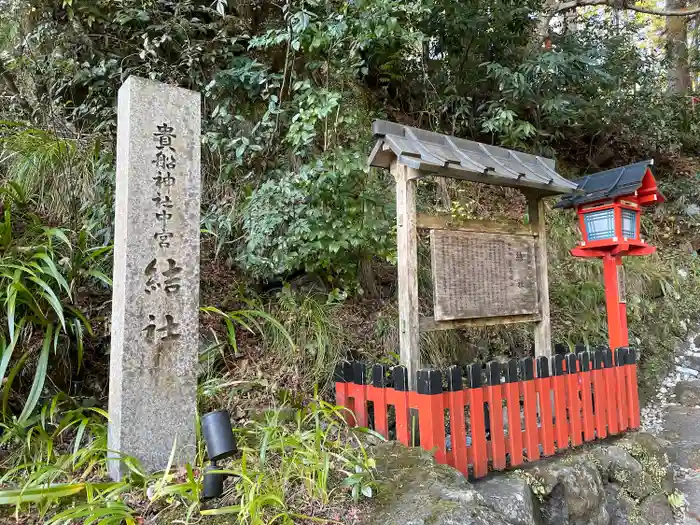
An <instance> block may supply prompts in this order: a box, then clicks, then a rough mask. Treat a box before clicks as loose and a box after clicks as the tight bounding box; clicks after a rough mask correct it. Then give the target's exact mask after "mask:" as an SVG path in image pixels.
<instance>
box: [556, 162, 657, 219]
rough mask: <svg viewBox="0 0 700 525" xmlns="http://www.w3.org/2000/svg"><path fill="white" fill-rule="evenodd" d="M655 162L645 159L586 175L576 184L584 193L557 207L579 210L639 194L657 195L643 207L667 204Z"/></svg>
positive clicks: (567, 198)
mask: <svg viewBox="0 0 700 525" xmlns="http://www.w3.org/2000/svg"><path fill="white" fill-rule="evenodd" d="M653 166H654V161H653V160H643V161H641V162H636V163H634V164H629V165H627V166H621V167H619V168H614V169H611V170H606V171H599V172H598V173H593V174H591V175H586V176H585V177H582V178H580V179H578V180H576V181H574V182H575V183H576V184H577V185H578V189H579V190H580V193H579V194H578V195H570V196H566V197H562V199H561V201H559V202H558V203H557V205H556V206H555V207H556V208H575V207H578V206H580V205H582V204H588V203H591V202H598V201H605V200H613V199H616V198H618V197H623V196H625V195H635V194H636V193H637V192H640V193H648V194H650V195H656V197H655V198H651V199H645V200H644V202H642V204H653V203H655V202H656V203H659V202H663V201H664V196H663V195H662V194H661V192H659V191H658V188H657V187H656V180H655V179H654V172H653Z"/></svg>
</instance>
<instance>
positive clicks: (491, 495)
mask: <svg viewBox="0 0 700 525" xmlns="http://www.w3.org/2000/svg"><path fill="white" fill-rule="evenodd" d="M474 490H476V491H477V492H478V493H479V494H481V496H482V498H483V500H484V505H486V506H487V507H488V508H490V509H491V510H493V511H495V512H498V513H500V514H501V515H503V517H504V518H506V519H507V520H508V523H510V524H512V525H538V524H539V519H538V515H539V508H538V506H537V504H536V501H535V498H534V495H533V494H532V490H531V489H530V486H529V485H528V484H527V482H526V481H525V480H524V479H523V478H522V477H520V476H517V475H514V474H510V475H506V476H499V477H496V478H491V479H488V480H485V481H478V482H476V483H474Z"/></svg>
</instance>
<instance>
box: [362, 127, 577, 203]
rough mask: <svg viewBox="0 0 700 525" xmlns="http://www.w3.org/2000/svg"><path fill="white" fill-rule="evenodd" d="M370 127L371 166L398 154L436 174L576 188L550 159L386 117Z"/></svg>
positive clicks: (547, 190) (545, 189)
mask: <svg viewBox="0 0 700 525" xmlns="http://www.w3.org/2000/svg"><path fill="white" fill-rule="evenodd" d="M372 131H373V132H374V135H375V137H376V138H377V139H378V140H377V143H376V145H375V146H374V149H373V150H372V153H371V155H370V157H369V163H370V166H375V167H379V168H388V167H389V166H390V165H391V162H392V161H393V160H394V159H398V161H399V162H401V163H402V164H405V165H407V166H409V167H411V168H415V169H418V170H421V171H423V172H431V173H434V174H435V175H442V176H445V177H453V178H457V179H464V180H471V181H475V182H482V183H484V184H495V185H499V186H510V187H514V188H523V189H525V188H527V189H533V190H536V191H538V192H539V193H542V194H548V195H557V194H562V193H571V192H573V191H576V188H577V185H576V183H575V182H572V181H570V180H567V179H565V178H564V177H562V176H561V175H559V174H558V173H557V172H556V171H555V170H554V168H555V163H554V160H552V159H547V158H544V157H538V156H536V155H530V154H527V153H520V152H516V151H512V150H508V149H504V148H499V147H496V146H487V145H485V144H481V143H479V142H472V141H470V140H464V139H460V138H457V137H451V136H449V135H441V134H439V133H433V132H432V131H425V130H422V129H419V128H413V127H410V126H404V125H402V124H397V123H394V122H387V121H385V120H375V121H374V123H373V124H372Z"/></svg>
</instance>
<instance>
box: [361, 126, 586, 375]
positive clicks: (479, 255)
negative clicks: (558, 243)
mask: <svg viewBox="0 0 700 525" xmlns="http://www.w3.org/2000/svg"><path fill="white" fill-rule="evenodd" d="M372 130H373V132H374V135H375V137H376V138H377V143H376V145H375V146H374V149H373V150H372V153H371V154H370V157H369V163H370V165H371V166H375V167H379V168H389V169H390V170H391V173H392V175H393V176H394V179H395V181H396V214H397V250H398V279H399V334H400V335H399V344H400V352H401V363H402V364H403V365H405V366H406V367H407V369H408V377H409V381H410V384H411V389H414V388H415V381H416V372H417V371H418V370H419V369H420V350H419V340H420V332H425V331H432V330H447V329H453V328H464V327H476V326H487V325H497V324H514V323H535V333H534V339H535V353H536V355H538V356H541V355H544V356H549V355H551V332H550V320H549V286H548V282H547V241H546V230H545V223H544V201H543V198H545V197H549V196H553V195H561V194H567V193H572V192H574V191H576V189H577V184H576V183H574V182H571V181H569V180H567V179H565V178H563V177H562V176H561V175H559V174H558V173H557V172H556V171H555V163H554V160H552V159H547V158H542V157H538V156H536V155H529V154H526V153H520V152H515V151H511V150H508V149H504V148H499V147H494V146H487V145H485V144H480V143H478V142H472V141H468V140H464V139H460V138H457V137H452V136H448V135H441V134H439V133H433V132H430V131H425V130H421V129H418V128H413V127H410V126H404V125H401V124H397V123H393V122H387V121H382V120H379V121H375V122H374V123H373V126H372ZM427 176H438V177H450V178H454V179H461V180H468V181H473V182H480V183H483V184H492V185H497V186H507V187H512V188H517V189H519V190H520V191H522V193H523V194H524V195H525V197H526V199H527V205H528V216H529V222H528V224H517V223H502V222H497V221H477V220H473V221H460V222H458V223H457V222H455V221H453V220H452V219H451V218H450V217H449V216H422V215H421V216H419V215H418V214H417V212H416V181H417V180H418V179H420V178H422V177H427ZM419 229H427V230H430V241H431V264H432V271H433V287H434V315H433V317H432V318H419V311H418V230H419Z"/></svg>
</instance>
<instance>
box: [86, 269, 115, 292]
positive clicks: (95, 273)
mask: <svg viewBox="0 0 700 525" xmlns="http://www.w3.org/2000/svg"><path fill="white" fill-rule="evenodd" d="M85 274H86V275H89V276H90V277H94V278H95V279H97V280H98V281H102V282H103V283H104V284H106V285H107V286H109V287H110V288H111V287H112V279H110V278H109V277H107V275H105V274H104V273H103V272H101V271H99V270H95V269H94V268H91V269H90V270H88V271H87V272H85Z"/></svg>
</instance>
